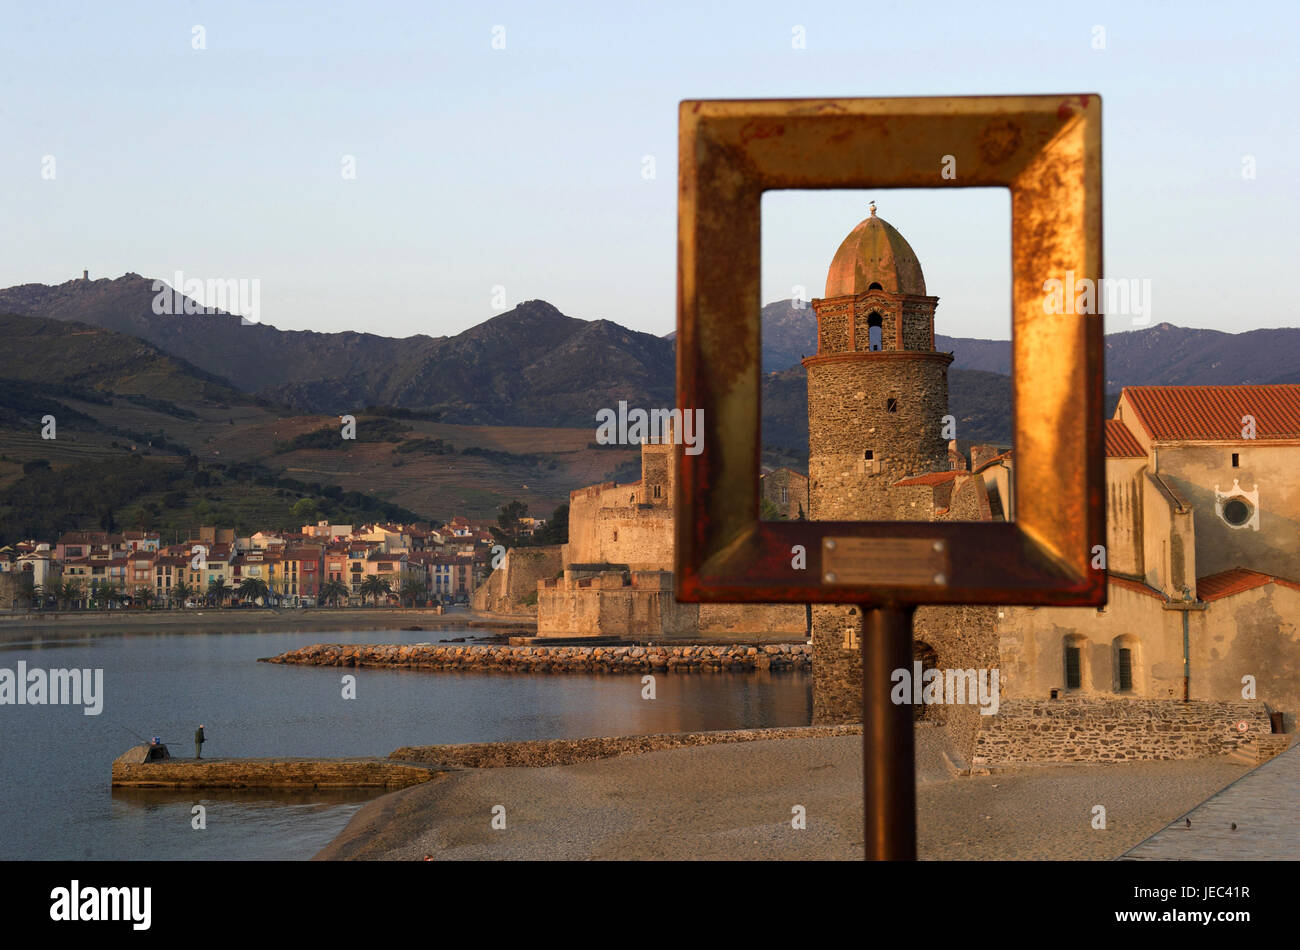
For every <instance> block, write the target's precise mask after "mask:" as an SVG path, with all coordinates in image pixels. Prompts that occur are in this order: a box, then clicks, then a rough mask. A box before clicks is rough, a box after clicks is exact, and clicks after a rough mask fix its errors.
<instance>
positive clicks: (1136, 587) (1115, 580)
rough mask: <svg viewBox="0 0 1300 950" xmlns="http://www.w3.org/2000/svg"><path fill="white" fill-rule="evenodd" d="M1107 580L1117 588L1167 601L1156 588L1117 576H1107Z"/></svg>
mask: <svg viewBox="0 0 1300 950" xmlns="http://www.w3.org/2000/svg"><path fill="white" fill-rule="evenodd" d="M1106 580H1107V581H1109V582H1110V583H1112V584H1114V585H1115V586H1116V587H1122V588H1124V589H1125V590H1131V591H1133V592H1134V593H1135V594H1146V595H1147V596H1148V597H1154V598H1156V599H1157V600H1166V599H1167V598H1166V597H1165V595H1164V594H1162V593H1160V591H1158V590H1156V589H1155V588H1154V587H1149V586H1147V585H1146V584H1144V583H1142V582H1141V581H1135V580H1132V579H1131V578H1128V577H1120V576H1118V575H1116V574H1107V575H1106Z"/></svg>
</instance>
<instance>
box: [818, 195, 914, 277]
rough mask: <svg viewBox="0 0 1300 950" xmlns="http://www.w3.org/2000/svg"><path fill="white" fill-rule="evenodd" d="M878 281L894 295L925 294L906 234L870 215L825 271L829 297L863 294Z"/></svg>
mask: <svg viewBox="0 0 1300 950" xmlns="http://www.w3.org/2000/svg"><path fill="white" fill-rule="evenodd" d="M872 284H879V285H880V287H881V289H882V290H885V291H888V292H889V293H891V294H917V295H919V296H922V297H924V296H925V275H924V274H922V273H921V262H920V261H918V260H917V259H916V252H914V251H913V250H912V246H911V245H910V244H908V243H907V241H906V240H905V239H904V238H903V235H901V234H899V233H898V231H897V230H895V228H894V226H893V225H891V224H889V223H888V222H886V221H885V220H884V219H883V218H877V217H876V205H875V202H872V204H871V217H869V218H867V219H866V220H865V221H863V222H862V223H861V224H859V225H858V226H857V227H856V228H854V229H853V230H852V231H850V232H849V236H848V237H846V238H845V239H844V242H843V243H842V244H840V249H839V250H838V251H836V252H835V257H834V259H833V260H832V261H831V269H830V270H829V271H828V272H827V274H826V296H827V297H828V298H830V297H843V296H845V295H847V294H860V293H864V292H866V291H867V290H868V289H870V287H871V285H872Z"/></svg>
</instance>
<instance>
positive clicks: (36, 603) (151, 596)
mask: <svg viewBox="0 0 1300 950" xmlns="http://www.w3.org/2000/svg"><path fill="white" fill-rule="evenodd" d="M358 592H359V593H360V595H361V603H362V604H363V605H364V604H365V602H366V601H367V600H370V601H372V602H373V603H374V605H375V606H379V603H380V600H381V599H387V598H388V597H390V596H393V595H394V591H393V588H392V584H391V583H390V582H389V581H388V579H387V578H383V577H377V576H374V575H371V576H369V577H367V578H365V579H364V580H363V581H362V582H361V585H360V587H359V589H358ZM428 592H429V588H428V585H427V584H425V583H424V582H422V581H419V580H416V579H415V578H407V579H405V580H404V581H402V584H401V587H399V588H398V590H397V591H396V596H397V597H398V599H399V600H400V601H401V602H402V603H403V604H405V605H408V606H410V605H413V604H414V603H415V602H416V601H418V600H423V599H424V598H425V597H427V596H428ZM200 593H202V595H203V599H204V601H205V602H206V603H208V604H209V605H211V606H217V607H221V606H223V605H224V604H225V603H226V601H228V600H230V599H231V598H233V597H238V598H239V599H240V600H241V601H242V602H243V603H257V602H259V601H260V602H262V603H264V604H265V603H269V602H270V600H271V599H272V597H273V596H275V595H274V594H273V592H272V590H271V588H270V587H269V586H268V585H267V583H266V581H264V580H262V579H261V578H257V577H249V578H245V579H244V580H243V581H242V582H241V583H240V584H239V586H238V587H231V586H230V584H229V583H228V582H227V581H226V579H225V578H223V577H216V578H213V579H212V580H211V581H209V583H208V587H207V590H206V591H201V589H200V588H197V587H191V586H190V585H189V584H187V583H185V582H184V581H178V582H177V583H176V584H175V585H173V586H172V587H171V588H170V589H169V590H168V591H167V595H166V601H167V604H168V606H170V607H177V606H180V607H184V606H185V605H186V604H187V603H188V602H189V601H190V599H191V598H193V597H195V596H198V595H200ZM351 594H352V591H351V589H350V588H349V587H348V585H347V584H345V583H343V582H342V581H336V580H330V581H326V582H325V583H324V584H322V585H321V587H320V592H319V594H318V597H319V600H320V603H322V604H332V605H334V606H338V605H339V604H340V603H346V602H347V600H348V599H349V598H350V597H351ZM126 596H127V595H125V594H124V593H123V592H122V591H119V590H118V589H117V588H116V587H114V586H113V585H112V584H110V583H109V582H108V581H91V583H90V587H89V589H87V588H85V587H83V586H82V584H81V583H80V582H79V581H71V580H70V581H64V582H63V583H61V584H51V585H48V589H47V588H46V587H45V586H42V585H41V584H37V583H35V581H34V580H33V579H32V578H31V577H30V576H28V577H24V578H23V579H22V580H21V581H20V582H19V584H18V599H19V600H20V601H25V602H26V603H27V604H28V606H29V607H40V606H42V605H43V604H44V603H45V600H46V598H48V597H53V598H54V599H55V601H56V603H57V605H58V606H59V607H64V608H68V609H70V608H71V607H72V605H73V604H75V603H78V602H81V601H85V602H86V604H87V605H88V606H95V607H102V606H106V605H109V604H110V603H113V602H121V601H122V600H124V599H125V598H126ZM158 598H159V595H158V593H157V592H156V591H155V590H154V589H153V588H152V587H149V586H147V585H141V586H139V587H137V588H136V589H135V592H134V594H133V599H134V601H135V603H138V604H143V605H144V606H146V607H148V606H150V605H151V604H153V603H154V602H155V601H157V600H158ZM276 599H279V598H278V597H276Z"/></svg>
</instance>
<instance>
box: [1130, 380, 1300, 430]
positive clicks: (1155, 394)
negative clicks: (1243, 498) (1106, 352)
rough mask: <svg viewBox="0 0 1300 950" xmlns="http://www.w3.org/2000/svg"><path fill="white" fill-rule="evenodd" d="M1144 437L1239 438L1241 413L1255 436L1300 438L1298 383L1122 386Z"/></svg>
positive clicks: (1299, 391) (1299, 395)
mask: <svg viewBox="0 0 1300 950" xmlns="http://www.w3.org/2000/svg"><path fill="white" fill-rule="evenodd" d="M1123 394H1124V395H1125V396H1127V397H1128V400H1129V403H1130V404H1131V405H1132V406H1133V408H1134V410H1135V411H1136V412H1137V416H1138V422H1139V424H1140V425H1141V426H1142V428H1143V429H1145V430H1146V432H1147V435H1149V436H1150V437H1151V438H1152V439H1156V440H1158V441H1176V440H1179V439H1208V440H1213V441H1219V442H1241V441H1244V440H1243V439H1242V435H1241V429H1242V417H1243V416H1252V417H1254V419H1255V438H1257V439H1300V383H1283V384H1277V385H1271V386H1125V387H1124V392H1123Z"/></svg>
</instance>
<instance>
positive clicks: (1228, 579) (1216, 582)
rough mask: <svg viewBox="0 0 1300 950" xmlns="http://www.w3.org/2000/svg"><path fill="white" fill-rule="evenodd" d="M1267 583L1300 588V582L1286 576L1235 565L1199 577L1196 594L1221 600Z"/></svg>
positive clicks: (1205, 598) (1203, 598)
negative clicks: (1225, 569) (1228, 568)
mask: <svg viewBox="0 0 1300 950" xmlns="http://www.w3.org/2000/svg"><path fill="white" fill-rule="evenodd" d="M1265 584H1281V585H1282V586H1283V587H1292V588H1294V589H1296V590H1300V583H1297V582H1295V581H1293V580H1288V579H1287V578H1285V577H1277V576H1276V575H1273V574H1264V573H1262V572H1261V571H1252V570H1249V569H1248V568H1244V567H1234V568H1231V569H1230V570H1227V571H1220V572H1219V573H1218V574H1210V575H1208V576H1206V577H1198V578H1197V579H1196V596H1197V597H1199V598H1200V599H1201V600H1221V599H1222V598H1224V597H1231V596H1232V595H1233V594H1241V593H1244V592H1245V591H1248V590H1254V589H1255V588H1256V587H1263V586H1264V585H1265Z"/></svg>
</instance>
